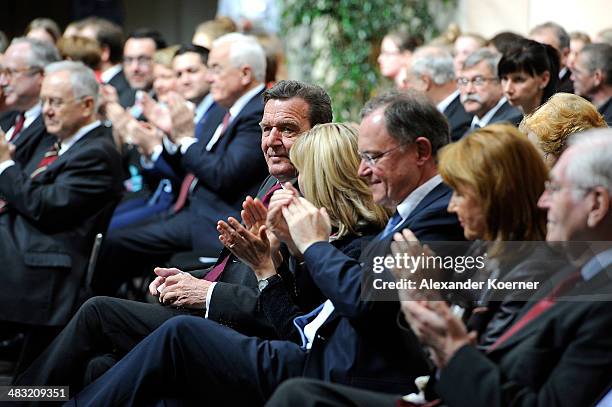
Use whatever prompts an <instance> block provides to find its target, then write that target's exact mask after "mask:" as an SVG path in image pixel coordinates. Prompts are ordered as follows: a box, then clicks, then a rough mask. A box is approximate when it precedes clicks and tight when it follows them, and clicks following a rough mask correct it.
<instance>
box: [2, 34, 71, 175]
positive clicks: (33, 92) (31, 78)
mask: <svg viewBox="0 0 612 407" xmlns="http://www.w3.org/2000/svg"><path fill="white" fill-rule="evenodd" d="M59 60H60V56H59V53H58V51H57V49H56V48H55V47H54V46H53V45H51V44H50V43H48V42H45V41H40V40H36V39H32V38H26V37H20V38H15V39H14V40H13V41H12V42H11V45H10V46H9V47H8V48H7V50H6V52H5V54H4V56H3V58H2V67H1V68H0V86H2V88H3V91H4V97H5V105H6V109H8V112H7V113H5V114H4V115H3V116H2V118H0V127H1V128H2V131H3V132H4V134H2V135H1V136H0V137H2V138H3V139H5V140H6V141H8V142H9V143H10V144H11V145H12V146H13V147H14V149H15V152H14V155H13V159H14V160H15V161H16V162H18V163H19V164H21V165H25V164H26V163H27V162H28V160H29V159H30V157H31V156H32V153H33V152H34V150H35V149H36V147H37V146H38V144H39V143H41V141H43V140H44V141H43V142H44V143H47V144H48V145H50V144H52V143H53V136H51V135H49V134H48V133H47V132H46V130H45V125H44V123H43V117H42V107H41V104H40V87H41V85H42V81H43V76H44V72H43V71H44V69H45V66H47V65H48V64H50V63H52V62H56V61H59Z"/></svg>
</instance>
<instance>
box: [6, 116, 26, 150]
mask: <svg viewBox="0 0 612 407" xmlns="http://www.w3.org/2000/svg"><path fill="white" fill-rule="evenodd" d="M24 124H25V115H24V114H23V113H19V114H18V115H17V117H15V126H13V134H11V138H10V139H9V143H12V142H13V141H14V140H15V139H16V138H17V136H19V133H21V130H23V125H24Z"/></svg>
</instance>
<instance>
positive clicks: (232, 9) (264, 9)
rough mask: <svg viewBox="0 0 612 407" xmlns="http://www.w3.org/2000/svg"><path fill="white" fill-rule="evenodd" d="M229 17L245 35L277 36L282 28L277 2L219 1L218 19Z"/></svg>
mask: <svg viewBox="0 0 612 407" xmlns="http://www.w3.org/2000/svg"><path fill="white" fill-rule="evenodd" d="M221 16H225V17H229V18H231V19H232V20H234V22H236V24H237V25H238V30H239V31H242V32H244V33H245V34H263V33H268V34H276V33H277V32H278V30H279V28H280V12H279V7H278V4H277V0H219V3H218V8H217V17H221Z"/></svg>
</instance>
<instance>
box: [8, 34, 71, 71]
mask: <svg viewBox="0 0 612 407" xmlns="http://www.w3.org/2000/svg"><path fill="white" fill-rule="evenodd" d="M19 44H28V45H30V53H29V54H28V55H27V59H28V65H29V66H32V67H35V68H40V69H44V68H45V67H46V66H47V65H49V64H52V63H54V62H57V61H61V58H60V54H59V51H58V50H57V48H56V47H55V45H53V44H51V43H49V42H47V41H41V40H38V39H36V38H29V37H17V38H14V39H13V41H11V46H13V45H19Z"/></svg>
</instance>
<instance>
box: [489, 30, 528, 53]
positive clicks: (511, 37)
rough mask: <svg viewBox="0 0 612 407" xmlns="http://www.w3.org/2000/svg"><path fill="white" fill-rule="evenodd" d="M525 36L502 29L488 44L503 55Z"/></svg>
mask: <svg viewBox="0 0 612 407" xmlns="http://www.w3.org/2000/svg"><path fill="white" fill-rule="evenodd" d="M524 38H525V37H523V36H522V35H519V34H517V33H513V32H511V31H502V32H500V33H497V34H495V35H494V36H493V37H491V39H490V40H489V43H488V46H489V48H492V49H494V50H495V51H497V52H499V53H500V54H502V55H503V54H505V53H506V52H507V51H508V50H509V49H510V48H512V47H513V46H515V45H516V43H517V42H519V41H521V40H522V39H524Z"/></svg>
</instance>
